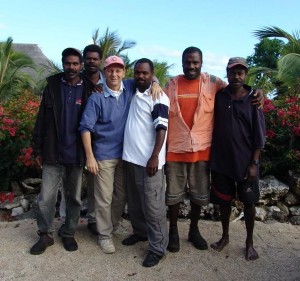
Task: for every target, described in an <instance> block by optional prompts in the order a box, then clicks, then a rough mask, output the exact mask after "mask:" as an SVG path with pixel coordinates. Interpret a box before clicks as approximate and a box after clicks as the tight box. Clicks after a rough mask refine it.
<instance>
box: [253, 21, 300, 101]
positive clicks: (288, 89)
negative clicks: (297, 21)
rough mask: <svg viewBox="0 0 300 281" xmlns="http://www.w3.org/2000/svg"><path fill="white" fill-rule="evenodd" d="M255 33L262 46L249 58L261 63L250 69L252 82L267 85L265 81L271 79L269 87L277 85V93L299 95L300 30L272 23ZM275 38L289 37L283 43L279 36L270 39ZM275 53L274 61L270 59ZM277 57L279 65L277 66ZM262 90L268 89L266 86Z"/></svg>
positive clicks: (275, 87) (274, 89) (274, 91)
mask: <svg viewBox="0 0 300 281" xmlns="http://www.w3.org/2000/svg"><path fill="white" fill-rule="evenodd" d="M254 35H255V36H256V37H257V38H259V39H260V40H261V42H260V43H259V44H257V45H256V47H258V46H259V48H256V49H255V55H253V56H252V57H250V58H249V57H248V58H249V61H250V63H252V62H253V63H255V61H256V62H257V65H256V67H255V68H254V69H253V70H251V71H250V72H249V80H248V82H249V81H250V85H253V86H255V87H257V86H264V82H266V81H267V82H268V85H267V87H266V88H265V89H270V88H272V86H273V94H274V93H275V94H276V95H277V96H280V95H284V96H286V95H292V96H298V95H299V89H300V79H299V76H300V67H299V66H300V37H299V31H297V32H295V33H293V34H289V33H288V32H286V31H284V30H282V29H281V28H279V27H275V26H271V27H264V28H262V29H260V30H256V31H254ZM271 37H276V38H283V39H285V40H287V43H285V44H283V45H282V46H281V43H280V40H278V39H273V40H269V41H266V39H267V38H271ZM271 42H272V43H271ZM264 56H265V58H264ZM272 56H273V59H271V60H270V59H269V58H270V57H271V58H272ZM276 58H277V59H276ZM275 59H276V67H274V61H275ZM260 64H263V65H260ZM251 76H252V77H253V76H254V77H256V79H255V80H254V79H253V78H251ZM260 80H262V81H260ZM262 89H264V88H263V87H262Z"/></svg>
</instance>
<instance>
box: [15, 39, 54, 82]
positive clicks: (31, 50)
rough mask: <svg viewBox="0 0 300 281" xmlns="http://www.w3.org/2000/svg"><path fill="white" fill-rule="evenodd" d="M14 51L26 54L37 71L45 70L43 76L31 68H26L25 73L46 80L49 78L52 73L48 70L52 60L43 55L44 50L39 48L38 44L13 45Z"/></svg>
mask: <svg viewBox="0 0 300 281" xmlns="http://www.w3.org/2000/svg"><path fill="white" fill-rule="evenodd" d="M13 50H14V51H17V52H20V53H24V54H26V55H27V56H29V57H30V58H31V59H32V60H33V62H34V63H35V65H36V67H37V71H39V70H41V69H45V70H44V72H43V73H42V74H40V73H37V71H36V70H34V69H31V68H25V69H24V70H25V72H26V73H28V74H29V75H32V76H33V77H37V78H41V79H44V78H45V77H47V76H49V75H50V74H51V73H50V71H49V70H47V68H45V67H47V66H49V63H50V60H49V59H48V58H47V57H46V56H45V55H44V54H43V52H42V50H41V49H40V48H39V46H38V45H37V44H15V43H13Z"/></svg>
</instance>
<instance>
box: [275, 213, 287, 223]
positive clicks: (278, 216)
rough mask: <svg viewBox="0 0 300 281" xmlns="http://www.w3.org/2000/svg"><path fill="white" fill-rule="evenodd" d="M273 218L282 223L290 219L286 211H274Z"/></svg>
mask: <svg viewBox="0 0 300 281" xmlns="http://www.w3.org/2000/svg"><path fill="white" fill-rule="evenodd" d="M271 216H272V219H274V220H276V221H279V222H281V223H283V222H286V221H288V215H287V214H285V213H284V212H272V213H271Z"/></svg>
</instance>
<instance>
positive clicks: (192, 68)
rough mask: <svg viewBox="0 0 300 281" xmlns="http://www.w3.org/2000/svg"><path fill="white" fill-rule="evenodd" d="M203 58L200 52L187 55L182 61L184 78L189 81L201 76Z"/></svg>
mask: <svg viewBox="0 0 300 281" xmlns="http://www.w3.org/2000/svg"><path fill="white" fill-rule="evenodd" d="M201 67H202V58H201V56H200V55H199V53H198V52H195V53H187V54H185V55H184V58H183V60H182V69H183V73H184V77H185V78H186V79H188V80H195V79H197V78H198V77H199V76H200V73H201Z"/></svg>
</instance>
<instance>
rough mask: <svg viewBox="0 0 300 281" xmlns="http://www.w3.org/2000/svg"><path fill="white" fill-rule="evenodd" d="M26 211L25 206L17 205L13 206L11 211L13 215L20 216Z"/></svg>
mask: <svg viewBox="0 0 300 281" xmlns="http://www.w3.org/2000/svg"><path fill="white" fill-rule="evenodd" d="M23 213H24V210H23V207H22V206H21V207H17V208H13V209H12V211H11V216H12V217H16V216H20V215H22V214H23Z"/></svg>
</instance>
